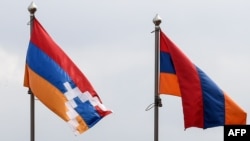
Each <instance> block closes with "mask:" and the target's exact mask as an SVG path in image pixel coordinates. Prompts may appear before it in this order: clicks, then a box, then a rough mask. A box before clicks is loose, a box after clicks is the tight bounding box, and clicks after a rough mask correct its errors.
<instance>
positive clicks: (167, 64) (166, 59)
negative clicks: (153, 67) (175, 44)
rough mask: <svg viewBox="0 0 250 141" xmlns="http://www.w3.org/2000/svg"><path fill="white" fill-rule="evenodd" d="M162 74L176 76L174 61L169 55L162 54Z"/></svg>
mask: <svg viewBox="0 0 250 141" xmlns="http://www.w3.org/2000/svg"><path fill="white" fill-rule="evenodd" d="M160 72H165V73H173V74H175V69H174V65H173V61H172V59H171V56H170V54H169V53H166V52H160Z"/></svg>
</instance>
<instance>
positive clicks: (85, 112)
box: [74, 97, 102, 128]
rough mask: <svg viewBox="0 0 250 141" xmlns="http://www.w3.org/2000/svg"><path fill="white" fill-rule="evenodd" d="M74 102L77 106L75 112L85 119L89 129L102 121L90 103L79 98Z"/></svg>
mask: <svg viewBox="0 0 250 141" xmlns="http://www.w3.org/2000/svg"><path fill="white" fill-rule="evenodd" d="M74 101H75V102H76V104H77V107H76V108H75V110H76V111H77V113H78V114H79V115H80V116H81V117H82V118H83V119H84V121H85V122H86V124H87V125H88V127H89V128H91V127H92V126H94V125H95V124H96V123H97V122H98V121H99V120H101V119H102V117H101V116H100V115H99V114H98V112H97V111H96V109H95V107H93V105H92V104H91V103H90V102H89V101H86V102H82V101H81V100H80V99H79V98H78V97H76V98H74Z"/></svg>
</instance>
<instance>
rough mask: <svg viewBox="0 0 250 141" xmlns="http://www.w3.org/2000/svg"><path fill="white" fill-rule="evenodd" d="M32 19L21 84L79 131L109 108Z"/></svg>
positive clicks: (109, 111) (107, 111) (88, 126)
mask: <svg viewBox="0 0 250 141" xmlns="http://www.w3.org/2000/svg"><path fill="white" fill-rule="evenodd" d="M32 22H33V26H32V33H31V39H30V42H29V47H28V51H27V56H26V66H25V76H24V86H25V87H28V88H30V89H31V91H32V93H33V94H34V96H36V97H37V98H38V99H39V100H40V101H41V102H42V103H43V104H44V105H46V106H47V107H48V108H49V109H50V110H52V111H53V112H54V113H55V114H57V115H58V116H59V117H61V118H62V119H63V120H65V121H66V122H68V123H69V125H70V126H71V127H72V128H73V130H74V132H75V134H81V133H83V132H84V131H86V130H88V129H89V128H91V127H92V126H94V125H95V124H96V123H97V122H98V121H100V120H101V119H102V118H103V117H105V116H106V115H108V114H110V113H112V112H111V110H108V109H106V108H105V106H104V105H103V104H102V102H101V99H100V98H99V96H98V95H97V93H96V92H95V90H94V89H93V87H92V86H91V84H90V83H89V81H88V80H87V78H86V77H85V76H84V74H83V73H82V72H81V71H80V70H79V69H78V68H77V66H76V65H75V64H74V63H73V62H72V61H71V59H70V58H69V57H68V56H67V55H66V54H65V53H64V51H63V50H62V49H61V48H60V47H59V46H58V45H57V44H56V43H55V42H54V41H53V40H52V38H51V37H50V36H49V34H48V33H47V32H46V30H45V29H44V28H43V27H42V25H41V24H40V23H39V22H38V20H37V19H36V18H34V19H33V21H32Z"/></svg>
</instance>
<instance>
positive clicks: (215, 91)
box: [196, 67, 225, 128]
mask: <svg viewBox="0 0 250 141" xmlns="http://www.w3.org/2000/svg"><path fill="white" fill-rule="evenodd" d="M196 68H197V70H198V74H199V77H200V81H201V87H202V94H203V103H204V128H209V127H215V126H223V125H224V123H225V99H224V94H223V92H222V90H221V89H220V88H219V87H218V86H217V85H216V84H215V83H214V82H213V81H212V80H211V79H210V78H209V77H208V76H207V75H206V74H205V73H204V72H203V71H202V70H201V69H200V68H198V67H196Z"/></svg>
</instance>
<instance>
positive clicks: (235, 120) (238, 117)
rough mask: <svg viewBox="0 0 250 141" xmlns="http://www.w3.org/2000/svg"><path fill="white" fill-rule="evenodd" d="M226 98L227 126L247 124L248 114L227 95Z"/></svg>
mask: <svg viewBox="0 0 250 141" xmlns="http://www.w3.org/2000/svg"><path fill="white" fill-rule="evenodd" d="M224 97H225V114H226V115H225V124H226V125H230V124H243V125H244V124H246V117H247V114H246V112H245V111H244V110H243V109H242V108H240V107H239V106H238V105H237V104H236V103H235V102H234V101H233V100H232V99H231V98H230V97H229V96H228V95H227V94H224Z"/></svg>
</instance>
